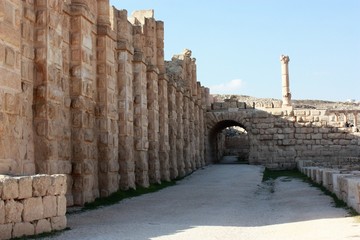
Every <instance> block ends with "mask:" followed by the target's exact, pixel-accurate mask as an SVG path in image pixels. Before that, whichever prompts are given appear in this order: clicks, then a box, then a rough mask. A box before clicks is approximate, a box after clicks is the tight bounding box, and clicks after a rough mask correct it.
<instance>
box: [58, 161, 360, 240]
mask: <svg viewBox="0 0 360 240" xmlns="http://www.w3.org/2000/svg"><path fill="white" fill-rule="evenodd" d="M262 171H263V168H262V167H259V166H249V165H240V164H236V165H234V164H219V165H212V166H208V167H206V168H205V169H204V170H198V171H197V172H195V173H193V174H192V175H191V176H189V177H187V178H185V179H184V180H182V181H180V182H178V184H177V185H176V186H173V187H169V188H166V189H163V190H161V191H159V192H156V193H152V194H147V195H143V196H140V197H136V198H132V199H127V200H124V201H122V202H120V203H119V204H116V205H113V206H110V207H104V208H101V209H98V210H93V211H89V212H85V213H81V214H75V215H70V216H68V226H69V227H70V228H71V230H69V231H65V232H64V233H62V234H61V235H59V236H57V237H55V239H121V240H137V239H154V240H155V239H156V240H165V239H184V240H185V239H186V240H189V239H206V240H212V239H219V240H226V239H229V240H230V239H231V240H234V239H241V240H243V239H245V240H247V239H261V240H265V239H266V240H272V239H274V240H275V239H276V240H281V239H284V240H285V239H286V240H292V239H294V240H295V239H299V240H300V239H301V240H304V239H314V240H322V239H324V240H334V239H360V222H359V220H358V218H353V217H346V216H347V212H346V211H345V210H343V209H338V208H334V207H332V204H331V199H330V198H329V197H327V196H325V195H323V194H322V193H321V192H320V191H319V190H317V189H316V188H313V187H310V186H309V185H308V184H306V183H304V182H301V181H299V180H288V179H278V180H276V181H275V182H270V183H267V184H263V183H262V182H261V179H262ZM52 239H54V238H52Z"/></svg>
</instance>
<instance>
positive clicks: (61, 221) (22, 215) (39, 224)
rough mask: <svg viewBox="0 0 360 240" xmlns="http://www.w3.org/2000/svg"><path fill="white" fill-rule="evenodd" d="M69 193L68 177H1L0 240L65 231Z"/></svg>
mask: <svg viewBox="0 0 360 240" xmlns="http://www.w3.org/2000/svg"><path fill="white" fill-rule="evenodd" d="M65 193H66V176H65V175H61V174H58V175H51V176H50V175H35V176H23V177H9V176H4V175H0V239H10V238H16V237H22V236H24V235H34V234H40V233H44V232H50V231H53V230H62V229H64V228H65V227H66V216H65V213H66V198H65Z"/></svg>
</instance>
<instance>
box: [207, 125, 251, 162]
mask: <svg viewBox="0 0 360 240" xmlns="http://www.w3.org/2000/svg"><path fill="white" fill-rule="evenodd" d="M228 127H240V128H242V129H245V130H246V127H245V126H244V125H243V124H242V123H240V122H237V121H234V120H223V121H219V122H218V123H216V124H215V125H214V126H213V127H212V128H211V129H210V131H209V135H208V146H209V150H210V152H209V153H210V156H211V160H210V161H211V163H218V162H220V160H221V157H222V156H223V152H222V150H223V149H221V150H220V148H221V147H220V145H221V143H220V141H224V142H225V139H220V136H221V132H222V131H223V130H224V129H226V128H228ZM248 145H249V146H250V144H248Z"/></svg>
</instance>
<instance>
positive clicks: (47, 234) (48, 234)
mask: <svg viewBox="0 0 360 240" xmlns="http://www.w3.org/2000/svg"><path fill="white" fill-rule="evenodd" d="M69 230H71V228H69V227H67V228H65V229H63V230H55V231H51V232H45V233H40V234H37V235H33V236H23V237H17V238H12V239H13V240H27V239H42V238H48V237H55V236H59V235H60V234H61V233H63V232H65V231H69Z"/></svg>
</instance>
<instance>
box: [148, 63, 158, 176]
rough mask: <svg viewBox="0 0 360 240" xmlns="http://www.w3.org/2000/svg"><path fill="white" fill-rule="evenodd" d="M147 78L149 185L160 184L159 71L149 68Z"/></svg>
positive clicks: (152, 67)
mask: <svg viewBox="0 0 360 240" xmlns="http://www.w3.org/2000/svg"><path fill="white" fill-rule="evenodd" d="M146 76H147V77H146V78H147V108H148V140H149V149H148V154H149V180H150V183H160V182H161V176H160V160H159V95H158V91H159V89H158V88H159V86H158V81H159V70H158V69H157V68H156V67H154V66H153V65H152V66H149V67H148V69H147V73H146Z"/></svg>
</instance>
